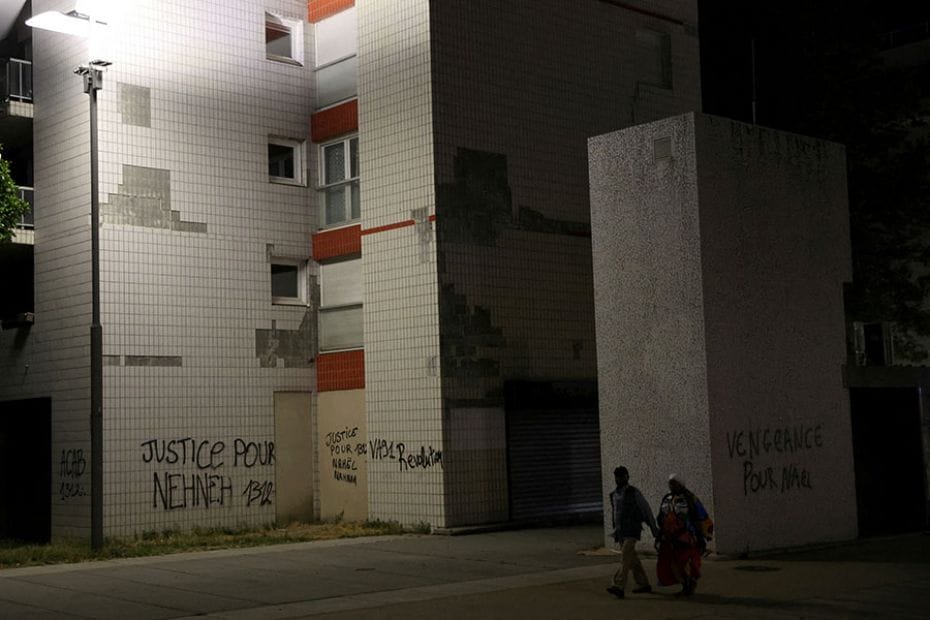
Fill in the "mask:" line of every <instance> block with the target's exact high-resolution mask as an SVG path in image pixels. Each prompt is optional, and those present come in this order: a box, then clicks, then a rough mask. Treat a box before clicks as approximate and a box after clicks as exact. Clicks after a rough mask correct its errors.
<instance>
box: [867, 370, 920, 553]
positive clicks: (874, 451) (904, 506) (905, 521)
mask: <svg viewBox="0 0 930 620" xmlns="http://www.w3.org/2000/svg"><path fill="white" fill-rule="evenodd" d="M849 398H850V412H851V415H852V431H853V458H854V459H855V471H856V503H857V512H858V516H859V534H860V536H877V535H885V534H898V533H902V532H914V531H920V530H922V529H924V528H925V527H926V524H927V500H926V496H925V492H924V489H925V485H926V483H925V480H924V458H923V446H922V442H921V428H920V391H919V390H918V389H917V388H913V387H911V388H850V390H849Z"/></svg>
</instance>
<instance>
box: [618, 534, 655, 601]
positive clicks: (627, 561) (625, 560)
mask: <svg viewBox="0 0 930 620" xmlns="http://www.w3.org/2000/svg"><path fill="white" fill-rule="evenodd" d="M636 543H637V540H636V539H635V538H624V539H623V550H622V551H621V553H622V554H623V555H622V558H621V559H620V570H618V571H617V572H616V573H614V585H615V586H617V587H618V588H620V589H621V590H622V589H625V588H626V578H627V576H628V575H629V574H630V571H631V570H632V571H633V581H635V582H636V585H638V586H648V585H649V578H648V577H647V576H646V571H644V570H643V564H642V562H640V561H639V554H638V553H636Z"/></svg>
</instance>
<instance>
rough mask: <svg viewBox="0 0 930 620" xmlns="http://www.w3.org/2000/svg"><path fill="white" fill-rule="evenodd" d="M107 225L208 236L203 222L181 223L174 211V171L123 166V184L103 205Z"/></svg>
mask: <svg viewBox="0 0 930 620" xmlns="http://www.w3.org/2000/svg"><path fill="white" fill-rule="evenodd" d="M100 206H101V216H102V219H103V222H104V223H105V224H128V225H130V226H143V227H147V228H164V229H168V230H175V231H180V232H194V233H206V232H207V225H206V223H204V222H189V221H184V220H182V219H181V212H180V211H176V210H173V209H172V208H171V171H170V170H164V169H162V168H147V167H145V166H130V165H128V164H123V183H122V184H121V185H120V186H119V191H118V192H117V193H115V194H110V195H109V199H108V202H107V203H105V204H101V205H100Z"/></svg>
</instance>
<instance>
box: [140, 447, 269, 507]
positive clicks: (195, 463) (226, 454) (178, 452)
mask: <svg viewBox="0 0 930 620" xmlns="http://www.w3.org/2000/svg"><path fill="white" fill-rule="evenodd" d="M139 447H140V448H141V458H142V462H143V463H145V464H150V465H153V466H154V467H155V470H154V471H153V472H152V508H161V509H162V510H182V509H187V508H204V509H209V508H211V507H214V506H227V505H229V504H231V503H233V502H234V501H236V499H237V498H238V499H240V500H241V501H243V502H244V503H245V505H246V506H268V505H271V503H272V500H273V498H274V482H273V481H271V480H267V479H261V478H260V476H257V477H256V479H253V478H251V477H250V478H249V481H248V482H247V483H246V484H245V485H244V488H241V490H240V489H237V488H236V483H235V480H234V479H233V477H232V476H231V475H230V474H231V473H232V472H231V471H230V470H248V471H250V472H251V471H253V470H254V469H255V468H258V467H266V466H273V465H274V463H275V446H274V442H273V441H248V440H246V439H242V438H241V437H237V438H235V439H233V440H232V441H230V442H226V441H223V440H212V439H195V438H193V437H183V438H178V439H159V438H156V439H149V440H147V441H143V442H142V443H141V444H139Z"/></svg>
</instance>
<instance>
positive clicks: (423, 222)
mask: <svg viewBox="0 0 930 620" xmlns="http://www.w3.org/2000/svg"><path fill="white" fill-rule="evenodd" d="M410 219H412V220H413V222H414V227H415V229H416V231H417V241H418V242H419V259H420V262H421V263H428V262H430V261H431V260H432V257H431V256H430V244H431V243H432V241H433V223H432V222H431V221H430V220H429V209H427V208H426V207H421V208H419V209H413V210H411V211H410Z"/></svg>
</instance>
